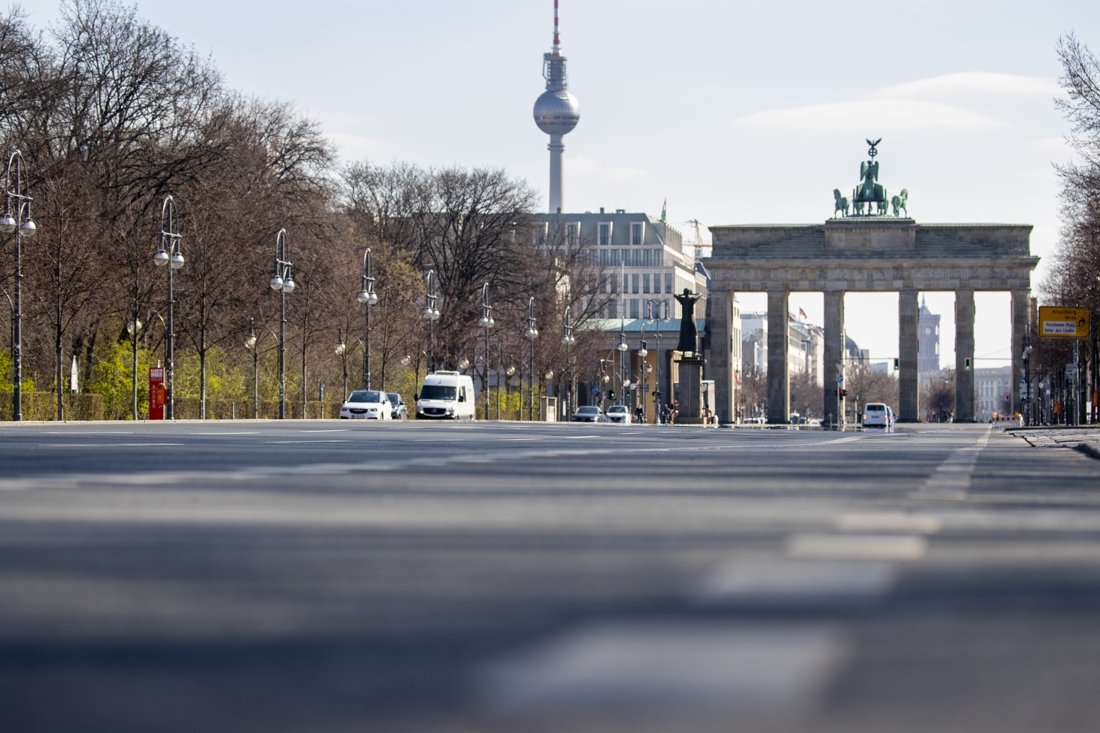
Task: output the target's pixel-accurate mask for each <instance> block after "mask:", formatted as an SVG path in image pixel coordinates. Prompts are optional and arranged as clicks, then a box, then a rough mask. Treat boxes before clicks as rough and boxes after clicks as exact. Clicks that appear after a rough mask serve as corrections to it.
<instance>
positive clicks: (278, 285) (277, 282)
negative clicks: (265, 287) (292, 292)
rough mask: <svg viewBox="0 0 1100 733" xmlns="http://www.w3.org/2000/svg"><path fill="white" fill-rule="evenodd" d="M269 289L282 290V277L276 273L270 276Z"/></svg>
mask: <svg viewBox="0 0 1100 733" xmlns="http://www.w3.org/2000/svg"><path fill="white" fill-rule="evenodd" d="M271 289H272V290H282V289H283V279H282V278H281V277H279V276H278V275H276V276H275V277H273V278H271Z"/></svg>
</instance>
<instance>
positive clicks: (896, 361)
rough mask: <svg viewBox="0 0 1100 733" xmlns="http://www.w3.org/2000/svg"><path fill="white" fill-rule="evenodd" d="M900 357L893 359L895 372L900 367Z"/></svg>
mask: <svg viewBox="0 0 1100 733" xmlns="http://www.w3.org/2000/svg"><path fill="white" fill-rule="evenodd" d="M900 362H901V359H894V371H895V372H896V371H897V370H898V369H900V368H901V363H900Z"/></svg>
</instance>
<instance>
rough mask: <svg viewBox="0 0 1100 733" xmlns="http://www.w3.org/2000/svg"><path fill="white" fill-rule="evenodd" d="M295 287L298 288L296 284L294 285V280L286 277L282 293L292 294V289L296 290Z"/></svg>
mask: <svg viewBox="0 0 1100 733" xmlns="http://www.w3.org/2000/svg"><path fill="white" fill-rule="evenodd" d="M296 287H298V286H297V284H296V283H295V282H294V279H293V278H290V277H288V278H287V279H286V282H285V283H283V292H284V293H293V292H294V288H296Z"/></svg>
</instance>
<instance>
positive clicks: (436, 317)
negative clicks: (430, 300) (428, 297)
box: [432, 308, 439, 321]
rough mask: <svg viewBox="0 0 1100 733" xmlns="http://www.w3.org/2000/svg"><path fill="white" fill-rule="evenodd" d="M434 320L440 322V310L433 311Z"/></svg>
mask: <svg viewBox="0 0 1100 733" xmlns="http://www.w3.org/2000/svg"><path fill="white" fill-rule="evenodd" d="M432 320H433V321H438V320H439V309H438V308H433V309H432Z"/></svg>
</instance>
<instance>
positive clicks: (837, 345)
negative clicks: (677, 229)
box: [705, 140, 1039, 424]
mask: <svg viewBox="0 0 1100 733" xmlns="http://www.w3.org/2000/svg"><path fill="white" fill-rule="evenodd" d="M867 142H868V143H869V144H870V145H871V149H870V152H869V157H870V158H871V160H869V161H866V162H864V163H862V164H861V166H860V174H861V176H862V179H863V180H862V181H861V183H860V184H859V185H858V186H857V187H856V188H855V189H854V190H853V191H852V200H851V202H849V200H848V198H847V197H843V196H841V194H840V191H839V190H835V191H834V192H833V195H834V198H835V200H836V209H835V211H834V218H832V219H829V220H828V221H826V222H825V223H824V224H808V225H801V224H769V225H744V226H714V227H711V228H710V231H711V235H712V241H713V249H712V255H711V257H710V258H709V259H707V260H705V265H706V267H707V270H708V271H709V272H710V275H711V284H710V291H709V298H710V300H711V303H710V308H709V309H708V310H709V316H708V320H707V331H708V342H709V344H710V376H711V377H712V378H713V379H714V380H715V391H716V402H717V405H716V407H717V412H718V419H719V420H720V421H721V422H723V423H729V422H733V417H734V414H735V413H734V373H735V371H737V369H735V366H736V365H734V364H732V363H731V359H732V348H731V347H732V342H731V339H732V334H733V333H734V331H733V328H732V323H731V321H732V317H733V297H734V293H738V292H766V293H767V294H768V342H767V346H768V375H767V379H768V396H767V414H768V418H767V419H768V423H769V424H786V423H787V421H788V417H789V407H790V385H789V378H788V373H787V365H788V359H787V350H788V346H789V335H788V321H787V319H788V299H789V296H790V294H791V293H792V292H818V291H820V292H822V293H824V296H825V324H824V327H825V343H824V354H823V357H824V360H823V367H824V369H823V372H824V382H825V404H824V412H823V414H824V415H825V416H826V420H830V419H832V420H835V421H840V420H842V417H841V416H843V414H844V413H843V409H842V408H843V404H842V401H841V398H840V396H839V394H838V392H837V389H836V387H837V385H838V381H839V380H838V379H837V378H838V376H840V375H841V374H843V372H842V371H841V370H842V369H843V364H844V294H845V293H848V292H874V293H887V292H896V293H897V294H898V325H899V329H898V331H899V337H898V354H899V374H898V376H899V382H898V405H897V415H898V421H899V422H917V420H918V419H919V417H920V405H919V389H920V387H919V382H918V378H917V377H918V375H917V368H918V367H917V364H918V362H917V348H918V343H919V341H918V333H917V319H918V312H919V305H918V295H919V293H920V292H921V291H953V292H954V294H955V419H956V420H957V421H960V422H966V421H971V420H973V419H974V372H973V369H972V368H968V367H972V365H973V364H974V293H975V292H976V291H1008V292H1009V293H1011V295H1012V305H1011V313H1010V314H1006V315H1008V316H1009V317H1010V318H1011V319H1012V410H1013V412H1022V403H1021V395H1020V386H1019V385H1020V381H1021V379H1022V378H1023V350H1024V334H1025V332H1026V330H1027V327H1028V298H1029V294H1030V291H1031V271H1032V270H1034V269H1035V266H1036V265H1037V264H1038V262H1039V258H1038V257H1033V256H1032V255H1031V246H1030V236H1031V229H1032V227H1031V226H1029V225H1016V224H918V223H917V222H916V221H914V220H913V219H910V218H908V215H909V212H908V209H907V199H908V193H907V191H905V190H902V192H901V195H899V196H894V197H892V198H888V197H887V192H886V189H885V187H884V186H882V185H881V184H879V183H878V182H877V179H878V163H877V162H875V160H874V158H875V155H876V153H877V151H876V146H877V145H878V143H879V142H881V141H874V142H872V141H870V140H868V141H867ZM891 207H892V208H893V214H892V215H891V214H890V212H889V209H890V208H891ZM850 209H851V210H850ZM903 211H904V212H905V216H901V212H903Z"/></svg>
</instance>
